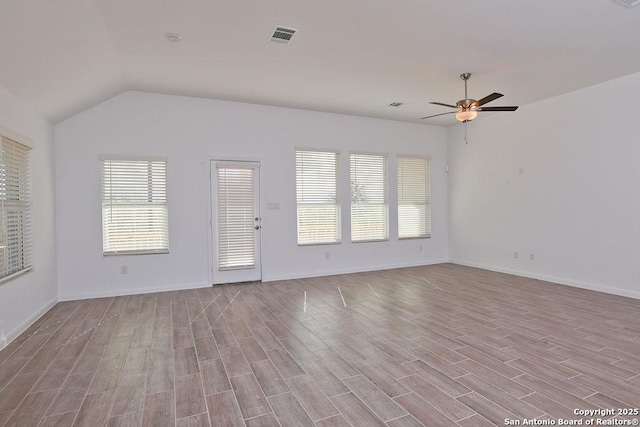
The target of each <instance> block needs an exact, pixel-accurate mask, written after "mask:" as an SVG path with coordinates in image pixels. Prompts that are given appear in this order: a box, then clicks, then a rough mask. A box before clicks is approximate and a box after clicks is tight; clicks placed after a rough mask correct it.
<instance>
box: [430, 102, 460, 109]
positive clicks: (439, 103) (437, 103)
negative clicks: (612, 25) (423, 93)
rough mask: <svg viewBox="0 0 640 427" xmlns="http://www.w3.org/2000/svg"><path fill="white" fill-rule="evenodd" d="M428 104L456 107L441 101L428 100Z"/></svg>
mask: <svg viewBox="0 0 640 427" xmlns="http://www.w3.org/2000/svg"><path fill="white" fill-rule="evenodd" d="M429 104H435V105H442V106H443V107H449V108H458V107H456V106H455V105H451V104H443V103H442V102H430V103H429Z"/></svg>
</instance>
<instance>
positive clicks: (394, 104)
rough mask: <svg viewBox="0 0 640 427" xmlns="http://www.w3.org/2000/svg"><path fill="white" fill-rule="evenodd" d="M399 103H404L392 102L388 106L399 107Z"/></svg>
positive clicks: (401, 103)
mask: <svg viewBox="0 0 640 427" xmlns="http://www.w3.org/2000/svg"><path fill="white" fill-rule="evenodd" d="M401 105H404V102H392V103H391V104H389V107H399V106H401Z"/></svg>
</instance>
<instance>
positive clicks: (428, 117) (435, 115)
mask: <svg viewBox="0 0 640 427" xmlns="http://www.w3.org/2000/svg"><path fill="white" fill-rule="evenodd" d="M455 113H457V111H449V112H448V113H440V114H434V115H433V116H427V117H420V120H422V119H430V118H431V117H438V116H444V115H445V114H455Z"/></svg>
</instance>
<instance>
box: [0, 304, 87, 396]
mask: <svg viewBox="0 0 640 427" xmlns="http://www.w3.org/2000/svg"><path fill="white" fill-rule="evenodd" d="M79 308H80V304H78V306H77V307H76V308H75V309H74V310H73V311H71V313H69V315H68V316H67V317H65V318H64V320H63V321H61V322H60V325H59V326H58V328H57V329H56V330H55V331H54V332H53V334H52V335H51V336H50V337H49V338H47V339H46V340H45V341H44V342H43V343H42V344H41V345H40V347H38V349H37V350H35V351H34V352H33V354H32V355H31V357H29V358H28V359H27V360H26V361H25V362H24V364H23V365H22V366H21V367H20V369H18V370H17V371H16V373H15V374H14V375H13V376H12V377H11V378H8V379H7V383H6V384H5V386H4V387H2V388H0V392H2V391H3V390H4V389H5V388H7V387H8V386H9V384H10V383H11V381H13V380H14V379H15V378H16V377H17V376H18V375H20V372H22V370H23V369H24V368H25V366H27V365H28V364H29V362H31V360H32V359H33V358H34V357H35V356H36V354H37V353H38V352H39V351H40V350H41V349H42V347H44V346H45V345H46V344H47V342H49V340H50V339H51V337H52V336H53V335H54V334H55V333H56V332H57V331H58V330H59V329H60V328H61V327H62V325H63V324H64V322H66V321H67V320H69V317H71V316H72V315H73V313H75V312H76V310H78V309H79ZM44 314H46V313H44ZM36 321H37V320H36ZM34 323H35V322H34ZM33 335H35V332H34V333H33V334H31V336H33ZM16 338H19V337H16ZM27 341H28V338H26V339H25V340H24V342H23V343H22V344H20V345H19V346H18V347H17V348H16V349H15V351H14V352H13V353H11V354H10V355H9V356H8V357H7V359H5V360H4V361H3V362H2V364H4V362H6V361H7V360H9V358H10V357H11V356H13V355H14V354H15V353H16V352H17V351H18V350H20V349H21V348H22V347H23V346H24V345H25V344H26V343H27ZM51 363H53V360H52V361H51V362H50V363H49V365H47V368H45V370H44V371H43V373H42V375H44V372H46V370H47V369H48V367H49V366H50V365H51ZM2 364H0V366H1V365H2ZM38 379H40V378H38ZM36 382H37V381H36ZM33 387H35V383H34V384H33V386H32V387H31V389H33ZM31 389H29V390H31ZM27 394H28V393H27ZM25 397H26V396H25ZM21 403H22V402H21ZM16 408H17V407H16Z"/></svg>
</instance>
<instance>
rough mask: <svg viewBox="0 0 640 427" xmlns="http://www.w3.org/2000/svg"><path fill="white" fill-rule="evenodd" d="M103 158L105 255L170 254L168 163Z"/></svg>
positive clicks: (152, 160) (103, 241)
mask: <svg viewBox="0 0 640 427" xmlns="http://www.w3.org/2000/svg"><path fill="white" fill-rule="evenodd" d="M101 161H102V251H103V254H104V255H126V254H157V253H168V252H169V218H168V208H167V162H166V161H164V160H154V159H140V160H129V159H112V158H101Z"/></svg>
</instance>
